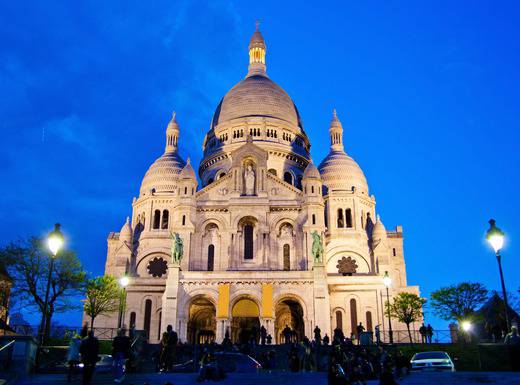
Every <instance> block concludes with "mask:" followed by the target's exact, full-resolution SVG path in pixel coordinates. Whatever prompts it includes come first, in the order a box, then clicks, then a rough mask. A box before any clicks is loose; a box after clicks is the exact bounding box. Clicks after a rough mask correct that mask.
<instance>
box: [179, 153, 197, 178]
mask: <svg viewBox="0 0 520 385" xmlns="http://www.w3.org/2000/svg"><path fill="white" fill-rule="evenodd" d="M179 177H180V179H193V180H197V176H196V175H195V170H193V167H192V166H191V162H190V158H188V161H187V162H186V166H184V168H183V169H182V170H181V173H180V174H179Z"/></svg>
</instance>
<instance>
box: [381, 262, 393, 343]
mask: <svg viewBox="0 0 520 385" xmlns="http://www.w3.org/2000/svg"><path fill="white" fill-rule="evenodd" d="M383 283H384V284H385V286H386V303H387V311H388V336H389V337H390V343H391V344H393V343H394V333H393V331H392V319H391V318H390V294H388V288H389V287H390V285H391V284H392V278H390V276H389V275H388V271H385V275H384V277H383Z"/></svg>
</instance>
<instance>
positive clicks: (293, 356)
mask: <svg viewBox="0 0 520 385" xmlns="http://www.w3.org/2000/svg"><path fill="white" fill-rule="evenodd" d="M289 369H290V370H291V372H299V371H300V359H299V357H298V349H297V348H296V344H292V346H291V350H290V351H289Z"/></svg>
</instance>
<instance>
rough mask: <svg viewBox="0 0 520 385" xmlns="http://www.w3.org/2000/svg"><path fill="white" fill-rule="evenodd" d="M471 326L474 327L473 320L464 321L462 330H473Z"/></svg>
mask: <svg viewBox="0 0 520 385" xmlns="http://www.w3.org/2000/svg"><path fill="white" fill-rule="evenodd" d="M471 327H472V325H471V322H469V321H463V322H462V330H464V331H465V332H466V333H467V332H469V331H470V330H471Z"/></svg>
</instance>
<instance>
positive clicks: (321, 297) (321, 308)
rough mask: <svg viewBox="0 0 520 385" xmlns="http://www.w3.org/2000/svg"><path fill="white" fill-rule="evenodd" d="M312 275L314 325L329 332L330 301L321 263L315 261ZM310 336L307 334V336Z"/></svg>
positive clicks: (324, 272) (325, 274)
mask: <svg viewBox="0 0 520 385" xmlns="http://www.w3.org/2000/svg"><path fill="white" fill-rule="evenodd" d="M312 271H313V275H314V287H313V292H314V293H313V294H314V325H318V326H319V328H320V329H321V330H322V331H323V333H330V331H331V329H330V301H329V287H328V285H327V273H326V271H325V266H324V265H323V263H321V262H320V263H315V264H314V267H313V269H312ZM311 333H312V330H311ZM311 336H312V334H311V335H310V336H308V337H309V338H310V337H311Z"/></svg>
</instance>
